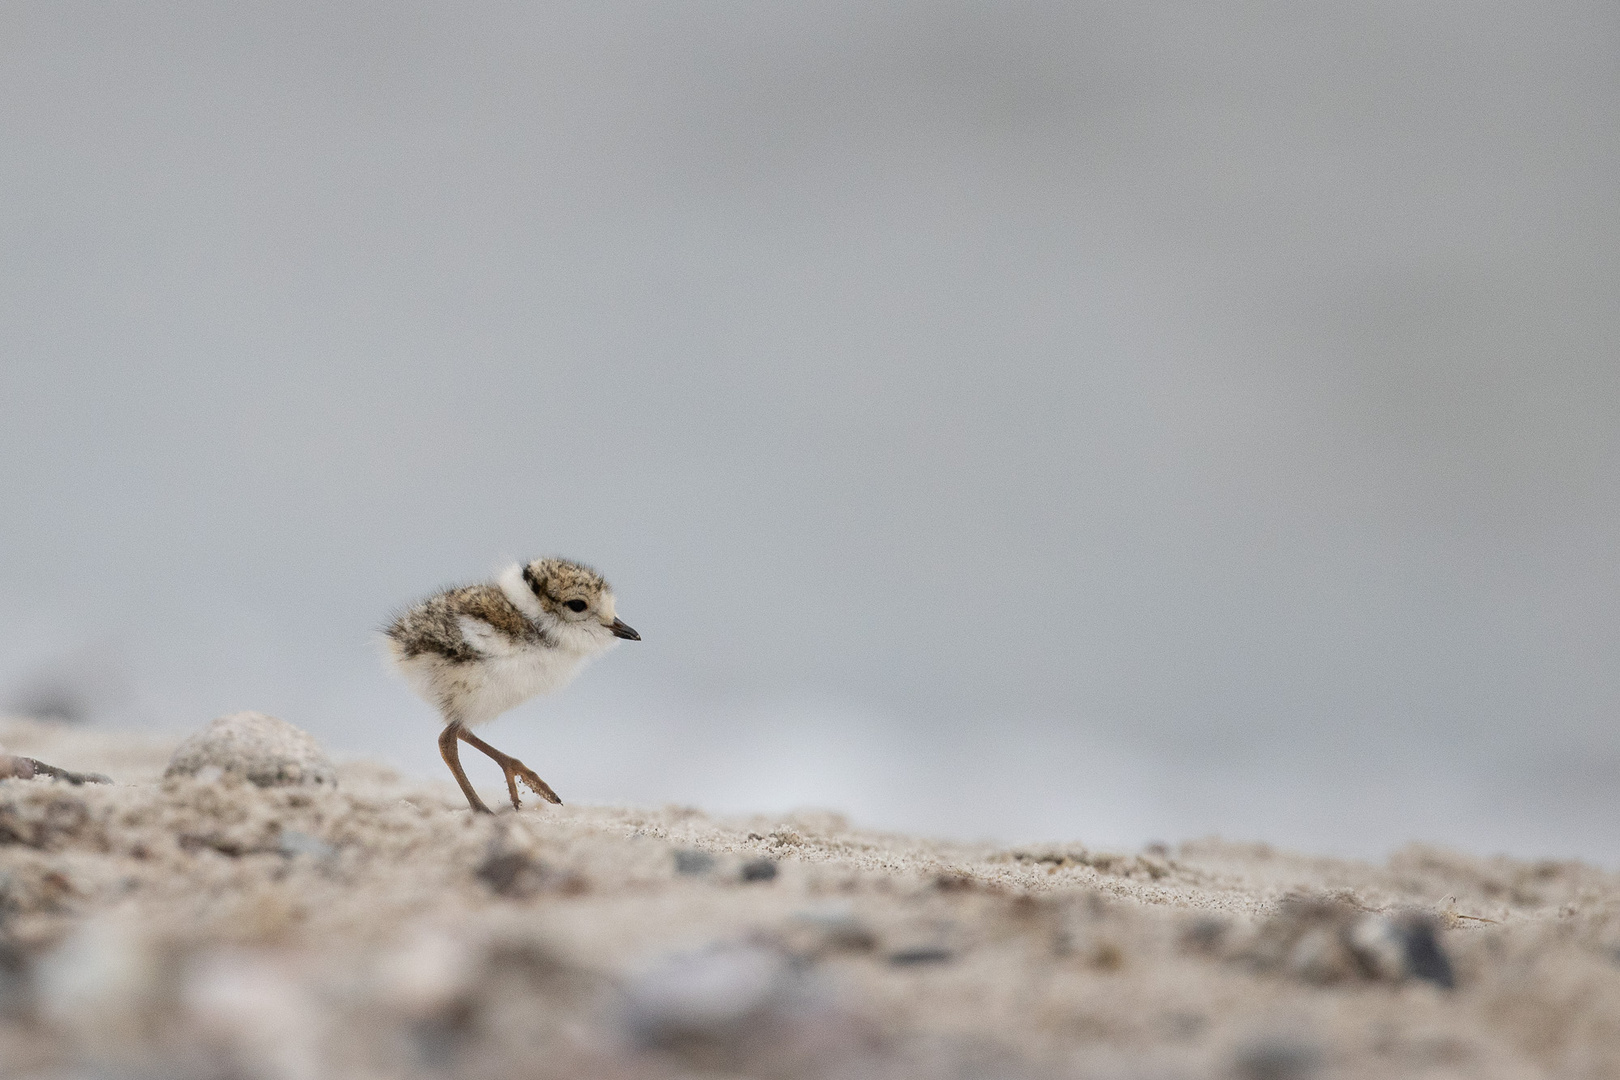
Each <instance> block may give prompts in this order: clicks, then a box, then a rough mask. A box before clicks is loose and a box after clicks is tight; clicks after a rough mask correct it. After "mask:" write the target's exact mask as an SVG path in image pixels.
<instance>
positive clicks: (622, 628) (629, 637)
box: [608, 619, 641, 641]
mask: <svg viewBox="0 0 1620 1080" xmlns="http://www.w3.org/2000/svg"><path fill="white" fill-rule="evenodd" d="M608 629H609V630H612V631H613V636H614V637H622V638H624V639H625V640H626V641H640V640H641V635H640V634H638V633H636V632H635V631H634V630H632V629H631V628H630V627H629V626H628V625H626V624H625V621H624V620H623V619H614V620H613V625H612V626H610V627H608Z"/></svg>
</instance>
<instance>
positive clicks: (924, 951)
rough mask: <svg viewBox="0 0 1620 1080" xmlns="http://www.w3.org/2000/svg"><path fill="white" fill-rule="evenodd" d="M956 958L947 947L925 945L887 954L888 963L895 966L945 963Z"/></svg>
mask: <svg viewBox="0 0 1620 1080" xmlns="http://www.w3.org/2000/svg"><path fill="white" fill-rule="evenodd" d="M954 959H956V954H955V953H953V952H951V950H949V949H943V948H939V947H937V946H925V947H922V948H916V949H901V950H900V951H899V952H892V953H890V954H889V963H891V964H893V965H894V966H895V967H919V966H921V965H923V964H947V963H950V962H951V961H952V960H954Z"/></svg>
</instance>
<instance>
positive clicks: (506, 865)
mask: <svg viewBox="0 0 1620 1080" xmlns="http://www.w3.org/2000/svg"><path fill="white" fill-rule="evenodd" d="M0 743H4V744H5V745H7V746H8V747H9V748H11V749H12V750H13V752H15V753H26V754H28V755H30V756H33V757H37V758H39V759H40V760H42V761H46V762H49V763H50V764H53V765H58V766H61V767H64V768H68V769H80V770H94V771H97V772H104V773H107V774H108V775H110V776H112V777H113V778H114V780H115V781H117V782H116V783H114V784H112V785H93V784H87V785H84V786H70V785H67V784H64V783H59V782H53V781H50V780H46V779H8V780H3V781H0V1063H3V1065H0V1073H3V1074H4V1075H7V1076H41V1077H45V1076H52V1077H55V1076H78V1075H87V1074H94V1075H117V1076H163V1077H174V1078H188V1077H197V1078H204V1077H254V1078H270V1080H283V1078H284V1080H319V1078H326V1077H333V1078H337V1077H343V1078H348V1077H396V1076H446V1077H468V1078H472V1077H491V1076H500V1077H547V1078H549V1077H557V1078H569V1080H575V1078H587V1077H625V1078H630V1077H635V1078H652V1077H687V1076H689V1077H698V1076H704V1077H717V1076H750V1077H780V1078H798V1077H807V1078H808V1077H829V1078H832V1077H837V1078H845V1077H871V1078H888V1077H894V1078H901V1077H906V1078H910V1077H930V1078H933V1077H969V1076H972V1077H978V1076H996V1077H1031V1078H1038V1077H1057V1076H1082V1077H1090V1076H1096V1077H1120V1078H1123V1077H1165V1078H1170V1077H1188V1078H1195V1077H1196V1078H1204V1077H1209V1078H1213V1077H1243V1078H1256V1080H1266V1078H1271V1080H1278V1078H1302V1077H1322V1078H1349V1077H1368V1078H1372V1077H1378V1078H1389V1077H1406V1076H1412V1077H1416V1076H1423V1077H1446V1076H1455V1077H1470V1078H1495V1077H1502V1078H1507V1077H1541V1076H1570V1077H1592V1078H1597V1077H1615V1076H1620V917H1617V912H1620V879H1617V878H1616V877H1615V876H1614V875H1610V874H1605V873H1602V872H1599V871H1597V870H1595V869H1592V868H1590V867H1587V866H1584V865H1581V864H1578V863H1564V862H1546V863H1525V862H1516V861H1511V860H1506V859H1495V860H1480V859H1473V858H1468V857H1463V856H1458V855H1453V854H1450V853H1446V852H1443V851H1438V850H1431V849H1426V848H1411V849H1408V850H1405V851H1403V852H1401V853H1399V854H1397V855H1396V856H1394V857H1393V858H1391V859H1390V860H1389V861H1388V863H1387V864H1386V865H1383V866H1373V865H1369V864H1364V863H1357V862H1349V861H1341V860H1333V859H1311V858H1304V857H1299V856H1292V855H1286V854H1282V853H1278V852H1274V851H1272V850H1270V849H1268V848H1265V847H1261V846H1252V845H1251V846H1244V845H1232V844H1225V843H1221V842H1219V841H1213V840H1211V841H1199V842H1194V843H1189V844H1184V845H1182V846H1180V847H1179V848H1177V849H1175V850H1173V851H1171V850H1163V849H1158V850H1150V851H1144V852H1137V853H1103V852H1097V851H1092V850H1090V849H1087V848H1085V847H1083V846H1081V845H1079V844H1075V845H1069V846H1049V847H1030V848H1022V849H996V848H992V847H986V846H974V845H964V844H950V843H933V842H928V841H923V840H918V839H914V838H908V837H900V836H888V835H879V834H873V833H866V832H861V831H859V830H855V829H852V828H850V827H849V826H848V825H847V824H846V823H845V822H844V821H843V820H842V819H840V818H839V817H838V816H837V815H836V814H830V813H805V814H799V815H794V816H790V817H787V818H784V819H775V818H771V819H759V820H754V821H735V822H721V821H715V820H712V819H710V818H708V817H706V816H704V815H703V814H701V813H698V812H696V811H693V810H688V809H681V808H666V809H664V810H659V811H639V810H625V809H613V808H597V807H573V806H563V807H551V806H539V807H532V808H526V809H525V810H523V811H522V812H519V813H513V812H511V811H507V812H505V813H502V814H498V815H496V816H495V817H484V816H478V815H474V814H472V813H470V812H468V811H467V810H466V808H465V805H464V804H463V803H462V801H461V798H460V795H459V794H458V793H457V792H456V791H455V790H454V789H453V788H452V787H450V786H449V785H448V784H444V785H430V784H422V783H416V782H409V781H405V780H402V779H400V778H399V777H397V776H394V775H393V774H392V773H390V772H389V771H387V770H386V769H382V768H380V767H377V766H373V765H367V764H348V765H341V766H338V767H337V770H336V773H337V783H336V784H335V785H334V784H318V785H286V786H263V787H261V786H259V785H258V784H256V783H253V782H251V781H250V780H248V779H247V778H246V775H245V774H244V773H242V772H240V771H233V770H232V769H230V768H226V767H224V766H221V767H220V768H218V769H214V770H208V769H204V770H202V771H201V772H199V773H198V774H197V775H195V776H186V775H175V776H170V777H167V778H163V777H161V775H160V774H161V772H162V769H163V763H164V761H165V760H166V759H167V755H168V752H169V751H170V750H172V747H165V746H161V745H158V744H155V743H153V742H150V741H146V742H143V741H141V740H139V739H134V738H129V739H123V738H121V737H117V736H109V735H104V734H103V735H93V734H87V733H83V732H77V731H74V730H72V729H57V728H49V727H46V726H43V725H32V724H26V723H20V722H19V723H9V724H0ZM491 805H495V802H494V801H493V800H492V802H491Z"/></svg>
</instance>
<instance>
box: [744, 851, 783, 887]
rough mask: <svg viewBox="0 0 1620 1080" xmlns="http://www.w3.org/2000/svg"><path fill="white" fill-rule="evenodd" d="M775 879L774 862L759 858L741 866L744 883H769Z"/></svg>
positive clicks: (762, 857)
mask: <svg viewBox="0 0 1620 1080" xmlns="http://www.w3.org/2000/svg"><path fill="white" fill-rule="evenodd" d="M775 877H776V860H775V859H771V858H766V857H764V856H761V857H760V858H758V859H750V860H749V861H747V862H745V863H743V864H742V879H743V880H744V881H770V880H772V879H773V878H775Z"/></svg>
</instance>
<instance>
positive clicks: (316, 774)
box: [163, 712, 337, 787]
mask: <svg viewBox="0 0 1620 1080" xmlns="http://www.w3.org/2000/svg"><path fill="white" fill-rule="evenodd" d="M210 768H215V769H218V770H220V772H221V773H228V774H232V775H236V776H241V777H243V778H244V779H247V780H251V781H252V782H253V783H255V784H257V785H259V786H260V787H279V786H282V785H288V784H336V783H337V770H336V769H335V768H334V767H333V765H332V761H331V759H330V758H328V757H327V756H326V753H325V752H324V751H323V750H322V749H321V748H320V744H318V743H317V742H316V741H315V740H314V739H312V738H311V737H310V736H309V735H308V734H307V733H306V732H304V731H301V730H299V729H298V728H295V727H293V726H292V725H291V724H289V723H287V722H286V721H285V720H278V719H277V718H275V717H274V716H266V715H265V714H264V713H259V712H239V713H231V714H230V715H228V716H221V717H219V718H218V719H216V720H215V721H214V722H213V723H211V724H209V725H208V727H207V728H205V729H204V730H203V731H201V732H199V733H198V734H196V735H193V736H191V738H189V739H187V740H186V741H185V742H183V743H181V744H180V746H179V748H178V749H177V750H175V752H174V756H173V757H172V758H170V759H169V767H168V768H167V769H166V770H164V773H163V775H164V776H166V777H167V776H196V775H197V774H198V773H200V772H202V771H203V770H205V769H210Z"/></svg>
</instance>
